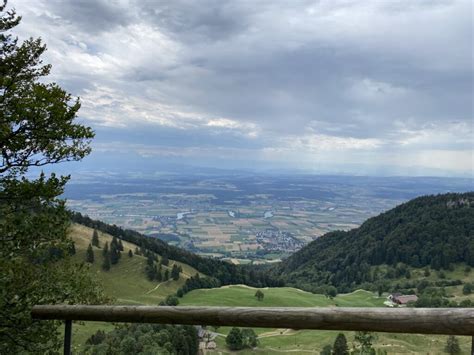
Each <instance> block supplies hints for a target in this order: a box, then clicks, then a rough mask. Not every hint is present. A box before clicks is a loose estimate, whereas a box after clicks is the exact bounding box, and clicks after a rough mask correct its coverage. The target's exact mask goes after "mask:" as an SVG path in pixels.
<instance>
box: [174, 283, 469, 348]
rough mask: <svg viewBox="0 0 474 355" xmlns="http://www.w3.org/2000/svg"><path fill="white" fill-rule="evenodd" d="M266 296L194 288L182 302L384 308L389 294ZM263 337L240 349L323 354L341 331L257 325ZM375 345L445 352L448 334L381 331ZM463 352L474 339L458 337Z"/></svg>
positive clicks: (278, 292) (270, 292)
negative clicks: (273, 327) (275, 327)
mask: <svg viewBox="0 0 474 355" xmlns="http://www.w3.org/2000/svg"><path fill="white" fill-rule="evenodd" d="M260 290H261V291H262V292H263V293H264V295H265V297H264V299H263V300H262V301H258V300H257V299H256V297H255V292H256V291H257V289H256V288H252V287H247V286H243V285H234V286H224V287H220V288H215V289H208V290H194V291H191V292H189V293H188V294H186V295H185V296H184V297H183V298H182V299H181V301H180V305H183V306H234V307H337V306H339V307H383V306H384V305H383V302H384V301H385V299H386V296H387V295H383V296H382V297H378V296H377V295H376V294H374V293H372V292H368V291H364V290H357V291H354V292H352V293H348V294H340V295H337V296H336V297H335V298H333V299H329V298H327V297H326V296H324V295H319V294H312V293H309V292H305V291H301V290H299V289H295V288H291V287H280V288H261V289H260ZM230 329H231V328H230V327H220V328H218V329H217V333H219V334H220V335H219V336H218V337H217V338H216V343H217V345H218V349H217V350H216V351H215V352H210V353H215V354H220V353H224V354H226V353H230V351H228V350H227V349H226V346H225V335H226V334H227V333H228V332H229V331H230ZM254 330H255V332H256V333H257V334H258V336H259V346H258V348H257V349H252V350H247V351H240V352H239V354H254V353H259V354H275V353H287V352H291V353H296V354H298V353H301V354H319V352H320V351H321V350H322V348H323V347H324V346H325V345H327V344H331V345H332V344H333V342H334V340H335V338H336V336H337V334H338V333H339V332H337V331H326V330H298V331H296V330H291V329H266V328H260V329H259V328H255V329H254ZM344 334H345V336H346V338H347V340H348V344H349V347H353V346H354V344H353V339H354V332H344ZM376 336H377V339H376V341H375V342H374V348H375V349H380V350H385V351H387V353H388V354H410V353H411V354H421V353H423V354H442V353H443V352H444V346H445V344H446V339H447V337H446V336H427V335H417V334H391V333H377V334H376ZM458 340H459V343H460V345H461V349H462V351H463V352H462V353H463V354H469V353H470V352H469V350H470V346H471V339H470V338H469V337H458Z"/></svg>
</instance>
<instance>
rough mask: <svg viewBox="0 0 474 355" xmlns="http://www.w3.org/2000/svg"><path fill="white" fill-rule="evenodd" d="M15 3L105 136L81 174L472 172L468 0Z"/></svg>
mask: <svg viewBox="0 0 474 355" xmlns="http://www.w3.org/2000/svg"><path fill="white" fill-rule="evenodd" d="M9 5H10V7H15V8H16V10H17V12H18V13H19V14H21V15H22V16H23V20H22V23H21V25H20V26H18V27H17V28H16V29H15V30H16V33H17V35H19V36H20V38H26V37H29V36H33V37H38V36H41V37H42V39H43V40H44V42H45V43H46V44H47V45H48V52H47V53H46V55H45V61H46V62H49V63H51V64H52V65H53V71H52V75H51V77H50V79H51V80H54V81H56V82H58V83H60V84H61V85H62V86H63V87H65V88H66V89H67V90H68V91H70V92H71V93H72V94H74V95H76V96H80V98H81V100H82V109H81V111H80V118H81V120H83V121H84V122H86V123H87V124H89V125H91V126H92V127H93V128H94V129H95V131H96V133H97V137H96V139H95V141H94V144H93V147H94V153H93V154H92V156H91V157H89V158H87V159H86V160H85V161H84V162H83V163H81V164H83V165H81V166H82V167H88V168H89V169H98V168H111V167H115V168H123V169H142V168H144V167H147V168H151V169H160V167H162V166H163V164H165V163H166V164H192V165H196V166H211V167H220V168H245V169H252V168H254V169H282V170H291V169H298V170H307V171H312V172H317V173H353V174H354V173H356V174H384V175H386V174H402V175H425V174H428V175H452V176H469V175H471V176H472V174H473V165H474V161H473V44H472V43H473V38H472V37H473V23H472V11H473V9H472V2H471V1H469V0H466V1H449V0H444V1H437V0H433V1H421V0H420V1H411V0H406V1H388V0H387V1H357V0H356V1H349V0H341V1H333V0H327V1H303V0H301V1H299V0H292V1H270V0H268V1H267V0H260V1H254V0H252V1H251V0H242V1H221V0H215V1H208V0H200V1H177V0H173V1H158V0H156V1H147V0H141V1H140V0H136V1H133V0H129V1H128V0H108V1H106V0H90V1H85V0H74V1H73V0H69V1H66V0H63V1H60V0H17V1H15V0H10V2H9ZM160 164H161V165H160Z"/></svg>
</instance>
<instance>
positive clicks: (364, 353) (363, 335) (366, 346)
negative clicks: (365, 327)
mask: <svg viewBox="0 0 474 355" xmlns="http://www.w3.org/2000/svg"><path fill="white" fill-rule="evenodd" d="M354 340H355V342H356V343H359V347H358V349H357V352H356V354H361V355H371V354H375V350H374V348H373V347H372V342H373V341H374V340H375V336H374V335H373V334H372V333H370V332H356V334H355V336H354Z"/></svg>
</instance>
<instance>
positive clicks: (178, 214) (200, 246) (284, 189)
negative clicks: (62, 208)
mask: <svg viewBox="0 0 474 355" xmlns="http://www.w3.org/2000/svg"><path fill="white" fill-rule="evenodd" d="M82 178H83V179H86V178H84V177H82ZM87 179H88V180H87V184H86V183H84V182H82V181H81V178H80V177H79V178H78V181H76V182H74V181H73V182H72V183H71V184H70V186H69V187H68V189H67V191H66V194H65V196H66V197H67V198H68V206H69V207H70V208H71V209H73V210H76V211H78V212H81V213H83V214H87V215H88V216H90V217H92V218H95V219H99V220H103V221H105V222H108V223H111V224H117V225H119V226H122V227H125V228H130V229H134V230H137V231H139V232H141V233H143V234H146V235H150V236H154V237H157V238H161V239H163V240H165V241H167V242H168V243H170V244H174V245H178V246H180V247H183V248H186V249H188V250H190V251H193V252H195V253H198V254H201V255H212V256H213V257H218V258H223V259H228V260H230V259H232V262H233V263H249V262H250V263H252V262H254V263H266V262H268V261H277V260H279V259H281V258H284V257H286V256H288V255H289V254H291V253H292V252H294V251H296V250H298V249H300V248H301V247H302V246H303V245H305V244H307V243H309V242H311V241H312V240H314V239H315V238H317V237H319V236H321V235H323V234H324V233H326V232H328V231H332V230H347V229H351V228H355V227H357V226H359V225H360V224H361V223H362V222H363V221H364V220H366V219H367V218H369V217H371V216H374V215H377V214H378V213H380V212H382V211H385V210H387V209H389V208H391V207H393V206H395V205H397V204H400V203H402V202H404V201H406V200H408V199H409V198H412V197H415V196H418V195H420V194H427V193H434V192H441V191H454V190H456V189H459V190H462V189H465V188H466V186H468V185H469V183H470V182H469V181H468V180H467V179H441V178H432V179H427V178H424V179H421V180H420V179H417V178H368V177H341V176H339V177H331V176H309V175H300V176H279V177H272V176H269V175H261V176H255V175H245V174H240V175H232V176H228V175H226V176H214V175H213V176H190V177H185V176H182V175H172V176H168V175H164V176H161V177H153V178H133V179H132V178H130V177H127V176H121V177H101V178H94V179H92V180H91V181H89V180H90V179H91V178H90V177H89V178H87Z"/></svg>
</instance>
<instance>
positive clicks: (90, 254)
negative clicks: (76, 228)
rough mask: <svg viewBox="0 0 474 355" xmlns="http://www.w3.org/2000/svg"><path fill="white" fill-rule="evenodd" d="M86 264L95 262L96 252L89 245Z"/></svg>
mask: <svg viewBox="0 0 474 355" xmlns="http://www.w3.org/2000/svg"><path fill="white" fill-rule="evenodd" d="M86 262H88V263H91V264H92V263H93V262H94V250H92V245H90V244H89V246H88V247H87V251H86Z"/></svg>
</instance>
